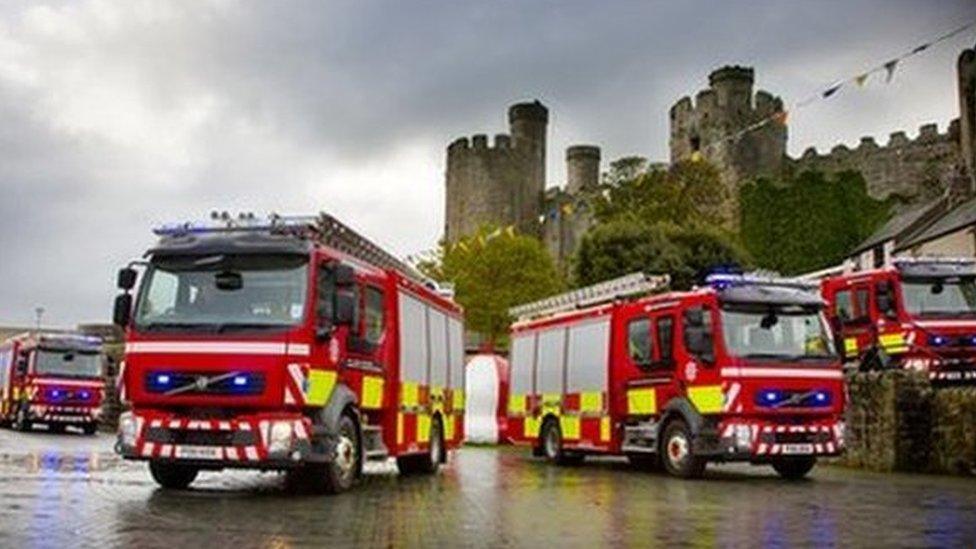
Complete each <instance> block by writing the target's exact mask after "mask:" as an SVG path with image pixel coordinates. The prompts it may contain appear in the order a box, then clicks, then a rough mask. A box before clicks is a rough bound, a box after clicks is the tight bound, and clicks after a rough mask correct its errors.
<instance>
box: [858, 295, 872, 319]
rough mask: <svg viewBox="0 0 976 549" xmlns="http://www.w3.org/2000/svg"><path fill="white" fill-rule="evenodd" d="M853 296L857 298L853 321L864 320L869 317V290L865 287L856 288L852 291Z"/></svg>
mask: <svg viewBox="0 0 976 549" xmlns="http://www.w3.org/2000/svg"><path fill="white" fill-rule="evenodd" d="M854 298H855V299H856V300H857V307H855V310H856V311H857V312H856V313H855V314H856V315H857V316H856V317H854V321H855V322H865V321H868V320H870V319H871V290H870V289H868V288H866V287H860V288H857V289H856V290H855V292H854Z"/></svg>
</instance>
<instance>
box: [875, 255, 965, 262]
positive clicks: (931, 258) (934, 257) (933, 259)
mask: <svg viewBox="0 0 976 549" xmlns="http://www.w3.org/2000/svg"><path fill="white" fill-rule="evenodd" d="M891 262H892V263H976V257H942V256H937V255H927V256H926V255H923V256H918V257H912V256H897V257H893V258H891Z"/></svg>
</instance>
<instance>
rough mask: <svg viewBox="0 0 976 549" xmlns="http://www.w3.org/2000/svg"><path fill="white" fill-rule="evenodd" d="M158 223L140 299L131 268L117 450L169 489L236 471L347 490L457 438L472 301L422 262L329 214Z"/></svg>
mask: <svg viewBox="0 0 976 549" xmlns="http://www.w3.org/2000/svg"><path fill="white" fill-rule="evenodd" d="M155 232H156V234H157V235H158V236H159V237H160V239H159V242H158V243H157V244H156V245H155V246H154V247H153V248H152V249H150V250H149V251H148V252H147V254H146V261H144V262H142V264H141V266H142V267H144V272H143V274H142V276H141V283H140V285H139V289H138V291H137V292H136V294H135V296H133V295H130V293H129V290H130V289H132V288H134V286H135V282H136V278H137V272H136V271H135V270H134V268H133V266H132V265H130V266H129V267H127V268H125V269H122V270H121V271H120V273H119V287H120V288H121V289H122V290H123V293H122V294H120V295H119V296H118V297H117V298H116V306H115V321H116V323H117V324H119V325H121V326H123V327H125V328H126V330H127V331H126V345H125V362H124V366H123V368H122V373H121V378H122V389H123V390H124V398H125V399H126V400H127V401H128V402H129V403H131V411H130V412H128V413H126V414H124V415H123V416H122V418H121V421H120V427H119V437H118V442H117V446H116V449H117V451H118V452H119V453H120V454H121V455H122V456H123V457H124V458H126V459H133V460H144V461H148V463H149V469H150V472H151V474H152V476H153V478H154V479H155V480H156V481H157V482H158V483H159V484H160V485H162V486H164V487H168V488H184V487H186V486H188V485H189V484H190V483H192V482H193V480H194V479H195V478H196V476H197V473H198V472H199V471H200V470H219V469H222V468H228V467H237V468H252V469H260V470H284V471H287V473H288V474H287V481H288V483H289V484H292V485H294V486H296V487H300V488H306V489H310V490H315V491H324V492H329V493H337V492H341V491H344V490H347V489H348V488H350V487H351V486H352V485H353V484H354V482H355V480H356V479H357V478H358V477H359V476H360V475H361V473H362V469H363V461H364V460H365V459H377V460H385V459H386V458H388V457H395V458H396V462H397V466H398V468H399V470H400V472H401V473H433V472H435V471H436V470H437V468H438V466H439V464H441V463H443V462H445V460H446V459H447V455H448V450H451V449H454V448H456V447H457V446H458V445H459V444H460V442H461V441H462V439H463V436H464V421H463V417H464V416H463V412H464V390H463V388H464V369H463V364H464V350H463V347H462V343H463V341H462V339H463V337H462V332H463V319H462V313H461V309H460V308H459V307H458V306H457V305H456V304H455V303H454V302H453V301H451V299H449V298H448V297H446V296H445V295H442V294H443V292H441V291H439V290H438V289H436V287H435V286H434V285H433V284H432V283H430V282H428V281H427V280H425V279H423V278H422V277H421V276H420V275H419V274H418V273H416V272H415V271H414V270H413V269H412V268H411V267H410V266H408V265H406V264H404V263H402V262H400V261H399V260H397V259H396V258H395V257H393V256H391V255H390V254H388V253H387V252H385V251H383V250H382V249H380V248H379V247H377V246H376V245H375V244H373V243H371V242H370V241H368V240H366V239H365V238H363V237H362V236H360V235H359V234H358V233H356V232H355V231H353V230H352V229H350V228H349V227H346V226H345V225H343V224H342V223H340V222H339V221H338V220H336V219H335V218H334V217H332V216H330V215H328V214H321V215H320V216H317V217H294V218H286V217H280V216H274V215H273V216H271V217H270V218H269V219H268V220H267V221H266V222H265V221H263V220H257V219H256V218H254V216H253V215H242V216H239V217H238V218H233V217H231V216H228V215H226V214H218V215H215V216H214V217H213V219H211V220H210V221H209V222H204V223H183V224H177V225H171V226H165V227H161V228H158V229H156V230H155Z"/></svg>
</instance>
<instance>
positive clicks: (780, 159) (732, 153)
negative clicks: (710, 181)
mask: <svg viewBox="0 0 976 549" xmlns="http://www.w3.org/2000/svg"><path fill="white" fill-rule="evenodd" d="M753 79H754V73H753V70H752V69H751V68H745V67H738V66H735V67H723V68H720V69H718V70H715V71H713V72H712V73H711V74H710V75H709V78H708V80H709V87H708V88H707V89H704V90H701V91H700V92H698V94H697V95H696V96H695V100H694V101H692V99H691V98H690V97H683V98H681V99H680V100H678V101H677V102H676V103H675V104H674V105H673V106H672V107H671V111H670V124H671V135H670V143H669V145H670V156H671V162H672V163H676V162H679V161H681V160H688V159H693V158H696V157H698V156H699V155H700V156H701V158H703V159H704V160H707V161H708V162H710V163H711V164H713V165H714V166H715V167H716V168H717V169H718V170H719V173H720V175H721V177H722V181H723V182H724V183H725V184H726V185H727V186H728V187H729V191H730V196H732V197H736V196H738V192H737V191H738V185H739V184H740V183H741V182H742V181H744V180H746V179H748V178H750V177H754V176H756V175H778V174H780V173H781V171H782V170H783V168H784V165H785V160H786V139H787V131H786V126H785V125H784V124H780V123H778V122H771V123H769V124H766V125H765V126H763V127H761V128H759V129H756V130H754V131H751V132H749V133H747V134H745V135H743V136H742V137H741V138H740V139H739V140H737V141H731V140H728V139H727V138H728V136H730V135H732V134H734V133H735V132H738V131H739V130H742V129H744V128H746V127H748V126H751V125H753V124H755V123H756V122H758V121H760V120H763V119H765V118H768V117H770V116H772V115H773V114H775V113H777V112H780V111H782V110H783V102H782V100H781V99H780V98H778V97H775V96H773V95H772V94H770V93H768V92H765V91H758V92H756V93H755V94H754V93H753V91H752V90H753ZM727 209H728V211H727V212H725V213H726V218H727V219H730V220H735V219H738V215H737V201H736V200H734V199H733V200H730V201H729V204H728V208H727Z"/></svg>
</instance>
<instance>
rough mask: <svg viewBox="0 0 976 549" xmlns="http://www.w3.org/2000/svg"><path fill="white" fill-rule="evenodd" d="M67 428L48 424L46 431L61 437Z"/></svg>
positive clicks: (63, 425) (62, 425)
mask: <svg viewBox="0 0 976 549" xmlns="http://www.w3.org/2000/svg"><path fill="white" fill-rule="evenodd" d="M67 427H68V426H67V425H65V424H63V423H49V424H48V426H47V430H48V431H50V432H52V433H56V434H59V435H61V434H64V432H65V429H67Z"/></svg>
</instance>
